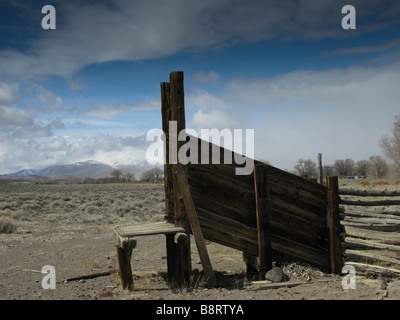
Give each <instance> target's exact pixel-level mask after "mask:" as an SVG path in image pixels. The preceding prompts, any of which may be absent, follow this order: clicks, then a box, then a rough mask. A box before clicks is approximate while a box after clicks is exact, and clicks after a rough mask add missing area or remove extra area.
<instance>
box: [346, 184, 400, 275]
mask: <svg viewBox="0 0 400 320" xmlns="http://www.w3.org/2000/svg"><path fill="white" fill-rule="evenodd" d="M339 194H340V196H341V198H343V197H344V198H345V199H340V202H339V203H340V205H341V206H343V208H344V210H342V213H341V226H342V231H343V233H344V237H343V243H342V247H343V254H344V258H345V259H344V263H345V264H349V265H353V266H355V267H356V270H357V272H358V273H363V274H371V275H382V276H396V277H398V276H399V275H400V211H399V210H397V208H396V207H395V206H399V205H400V200H399V199H393V198H395V197H400V192H397V191H386V190H385V191H375V190H370V191H358V190H351V189H340V190H339ZM348 198H351V200H349V199H348ZM388 198H389V199H388ZM380 206H381V207H382V208H380Z"/></svg>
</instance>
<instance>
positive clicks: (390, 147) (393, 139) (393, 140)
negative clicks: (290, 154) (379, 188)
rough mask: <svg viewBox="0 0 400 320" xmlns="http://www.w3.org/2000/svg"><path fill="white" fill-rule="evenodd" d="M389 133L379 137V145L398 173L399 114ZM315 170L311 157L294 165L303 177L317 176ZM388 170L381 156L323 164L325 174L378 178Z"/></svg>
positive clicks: (399, 167) (399, 161)
mask: <svg viewBox="0 0 400 320" xmlns="http://www.w3.org/2000/svg"><path fill="white" fill-rule="evenodd" d="M391 133H392V134H391V135H388V134H385V135H384V136H382V137H381V139H380V140H379V146H380V148H381V150H382V152H383V153H384V155H385V156H386V158H387V159H390V160H392V161H393V162H394V168H395V170H396V172H397V173H400V115H397V116H395V121H394V123H393V127H392V129H391ZM317 170H318V168H317V164H316V163H315V162H314V161H312V160H311V159H307V160H304V159H299V160H298V162H297V164H296V165H295V166H294V173H295V174H297V175H299V176H301V177H304V178H317V176H318V172H317ZM388 171H389V165H388V164H387V162H386V160H385V159H383V158H382V157H381V156H371V157H369V159H368V160H361V161H357V162H355V161H354V160H352V159H344V160H343V159H340V160H336V161H335V163H334V164H333V165H325V166H323V173H324V175H325V176H332V175H337V176H340V177H349V176H359V177H366V176H371V177H374V178H378V179H380V178H383V177H385V176H386V175H387V174H388Z"/></svg>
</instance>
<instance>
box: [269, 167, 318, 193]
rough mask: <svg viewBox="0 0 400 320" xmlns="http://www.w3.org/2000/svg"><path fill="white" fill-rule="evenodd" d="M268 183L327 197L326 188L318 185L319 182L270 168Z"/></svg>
mask: <svg viewBox="0 0 400 320" xmlns="http://www.w3.org/2000/svg"><path fill="white" fill-rule="evenodd" d="M268 175H269V176H268V181H270V183H271V185H272V184H280V185H282V186H289V188H290V186H292V188H295V189H298V190H302V191H303V192H310V193H312V194H317V195H318V196H321V197H323V196H324V195H326V187H325V186H323V185H320V184H318V183H317V182H313V181H309V180H307V179H304V178H301V177H299V176H296V175H294V174H292V173H289V172H286V171H283V170H281V169H278V168H275V167H273V166H270V168H269V170H268Z"/></svg>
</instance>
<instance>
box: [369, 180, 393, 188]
mask: <svg viewBox="0 0 400 320" xmlns="http://www.w3.org/2000/svg"><path fill="white" fill-rule="evenodd" d="M388 185H389V182H387V181H375V182H373V183H372V186H373V187H376V186H388Z"/></svg>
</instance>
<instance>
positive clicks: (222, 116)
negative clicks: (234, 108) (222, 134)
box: [193, 110, 243, 130]
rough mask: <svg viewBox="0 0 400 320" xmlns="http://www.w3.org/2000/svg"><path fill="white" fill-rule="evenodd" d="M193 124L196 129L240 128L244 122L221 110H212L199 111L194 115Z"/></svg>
mask: <svg viewBox="0 0 400 320" xmlns="http://www.w3.org/2000/svg"><path fill="white" fill-rule="evenodd" d="M193 125H194V126H195V128H196V129H214V128H215V129H219V130H221V129H225V128H228V129H238V128H242V127H243V124H242V123H241V122H240V121H239V120H238V119H237V118H236V117H235V116H233V115H230V114H228V113H227V112H224V111H221V110H211V111H208V112H204V111H203V110H199V111H197V112H196V113H195V114H194V115H193Z"/></svg>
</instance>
